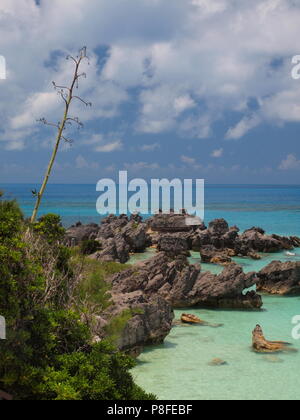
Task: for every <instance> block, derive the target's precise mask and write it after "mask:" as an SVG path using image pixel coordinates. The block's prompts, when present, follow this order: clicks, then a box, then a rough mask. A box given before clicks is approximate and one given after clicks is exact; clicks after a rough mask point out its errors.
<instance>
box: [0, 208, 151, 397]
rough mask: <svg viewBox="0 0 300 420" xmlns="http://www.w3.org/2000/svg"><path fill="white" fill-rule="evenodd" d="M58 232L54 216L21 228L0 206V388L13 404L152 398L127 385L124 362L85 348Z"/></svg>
mask: <svg viewBox="0 0 300 420" xmlns="http://www.w3.org/2000/svg"><path fill="white" fill-rule="evenodd" d="M62 233H63V228H62V227H61V225H60V220H59V218H58V217H56V216H54V215H48V216H44V217H43V218H41V219H40V220H39V222H38V223H36V224H35V225H34V227H33V228H32V229H28V227H26V226H25V224H24V221H23V216H22V213H21V211H20V209H19V207H18V206H17V204H16V203H15V202H7V201H0V314H1V315H3V316H4V317H5V318H6V324H7V340H1V341H0V352H1V358H0V389H2V390H4V391H6V392H8V393H10V394H12V395H13V396H14V398H15V399H17V400H64V399H66V400H69V399H78V400H81V399H82V400H89V399H90V400H93V399H99V400H101V399H113V398H118V399H152V398H153V396H151V395H147V394H146V393H144V391H142V390H141V389H140V388H138V387H137V386H136V385H135V384H134V382H133V380H132V377H131V375H130V373H129V369H130V368H131V367H132V366H133V364H134V362H133V361H132V359H130V358H128V357H127V356H124V355H123V354H120V353H119V352H118V351H116V350H115V349H114V348H112V347H110V346H109V345H108V344H106V343H105V342H103V343H101V344H97V345H92V344H91V331H90V329H89V328H88V325H87V324H83V323H82V321H81V314H80V313H78V311H77V310H76V309H75V307H74V297H75V295H74V293H75V290H77V287H78V277H77V274H76V267H74V266H73V264H70V253H69V252H68V251H67V250H66V249H65V248H64V247H62V246H61V245H59V243H60V240H61V238H62ZM94 281H95V279H93V280H91V282H90V283H89V286H88V284H86V285H85V287H86V288H87V290H88V289H89V288H90V291H92V290H94V287H95V284H94ZM103 292H104V291H101V292H99V297H98V298H99V299H101V296H100V295H101V293H102V294H103ZM87 296H88V295H87ZM102 298H103V296H102Z"/></svg>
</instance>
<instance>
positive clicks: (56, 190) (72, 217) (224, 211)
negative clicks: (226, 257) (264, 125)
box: [0, 183, 300, 236]
mask: <svg viewBox="0 0 300 420" xmlns="http://www.w3.org/2000/svg"><path fill="white" fill-rule="evenodd" d="M36 188H38V186H37V185H29V184H0V190H2V189H3V190H4V191H5V193H6V197H8V198H17V199H18V201H19V202H20V204H21V206H22V209H23V210H24V212H25V214H26V215H27V216H29V215H30V214H31V212H32V209H33V206H34V199H33V197H32V194H31V190H33V189H36ZM98 195H99V193H97V192H96V183H95V184H94V185H49V186H48V187H47V190H46V194H45V197H44V200H43V202H42V207H41V214H42V213H48V212H52V213H58V214H60V215H61V217H62V221H63V223H64V225H65V226H70V225H71V224H73V223H76V222H78V221H79V220H80V221H81V222H83V223H88V222H99V220H100V216H99V215H98V214H97V211H96V200H97V198H98ZM299 204H300V186H297V185H296V186H284V185H281V186H276V185H260V186H259V185H206V187H205V221H206V222H209V221H210V220H212V219H214V218H218V217H224V218H225V219H227V220H228V222H229V223H230V224H231V225H234V224H236V225H238V226H239V227H240V228H241V229H242V230H245V229H247V228H249V227H252V226H253V225H258V224H259V225H261V226H262V227H264V229H265V230H267V231H268V232H272V233H278V234H282V235H283V234H289V235H299V236H300V205H299Z"/></svg>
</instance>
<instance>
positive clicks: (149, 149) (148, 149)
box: [140, 143, 160, 152]
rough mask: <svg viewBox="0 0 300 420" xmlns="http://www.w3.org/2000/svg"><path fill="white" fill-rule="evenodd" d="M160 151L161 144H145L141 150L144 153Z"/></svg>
mask: <svg viewBox="0 0 300 420" xmlns="http://www.w3.org/2000/svg"><path fill="white" fill-rule="evenodd" d="M159 149H160V144H159V143H151V144H143V145H142V146H141V147H140V150H141V151H142V152H154V151H156V150H159Z"/></svg>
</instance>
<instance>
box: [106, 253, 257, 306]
mask: <svg viewBox="0 0 300 420" xmlns="http://www.w3.org/2000/svg"><path fill="white" fill-rule="evenodd" d="M111 282H112V291H113V292H114V291H117V292H118V293H131V292H135V291H142V292H143V293H144V294H145V295H146V296H161V297H162V298H164V299H165V301H166V302H168V303H169V304H170V305H171V306H172V307H173V308H179V307H191V306H197V305H198V306H205V307H212V308H220V307H222V308H235V309H258V308H260V307H261V306H262V300H261V298H260V296H258V295H257V294H256V293H255V292H254V291H253V292H248V293H247V294H245V295H244V294H243V292H244V290H245V289H247V288H250V287H251V286H253V285H254V284H255V283H256V277H255V274H254V273H250V274H244V273H243V270H242V268H241V267H240V266H237V265H232V266H228V267H226V268H225V269H224V271H223V272H222V273H221V274H220V275H213V274H211V273H209V272H205V273H201V267H200V265H197V264H196V265H190V264H189V263H188V261H187V258H186V257H185V256H184V255H178V256H177V257H175V258H170V257H169V256H168V255H167V254H166V253H164V252H160V253H158V254H157V255H156V256H155V257H153V258H151V259H149V260H147V261H144V262H142V263H139V264H136V265H135V266H133V267H132V268H130V269H128V270H126V271H123V272H121V273H118V274H116V275H115V276H113V277H112V278H111Z"/></svg>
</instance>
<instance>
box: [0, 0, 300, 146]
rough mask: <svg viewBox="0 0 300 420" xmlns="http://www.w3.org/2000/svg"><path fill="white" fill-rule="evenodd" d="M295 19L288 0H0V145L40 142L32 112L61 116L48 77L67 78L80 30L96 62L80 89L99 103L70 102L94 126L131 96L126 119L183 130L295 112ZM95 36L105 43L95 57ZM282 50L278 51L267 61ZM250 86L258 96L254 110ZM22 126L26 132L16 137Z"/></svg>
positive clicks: (190, 132)
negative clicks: (0, 64)
mask: <svg viewBox="0 0 300 420" xmlns="http://www.w3.org/2000/svg"><path fill="white" fill-rule="evenodd" d="M66 16H68V19H66ZM299 21H300V5H299V4H298V3H296V2H295V1H294V0H252V1H251V2H247V1H240V2H237V1H236V0H172V1H170V2H167V1H166V0H151V1H150V0H114V2H108V1H107V0H89V1H88V2H87V1H86V0H64V2H61V0H51V1H41V2H40V5H39V6H38V5H37V3H36V2H35V1H34V0H1V4H0V23H1V25H0V40H1V51H0V54H1V55H3V56H4V57H5V58H6V62H7V80H1V81H0V88H1V101H0V124H1V127H6V129H5V131H6V134H7V135H5V138H4V137H3V133H1V146H0V147H3V148H13V147H17V148H18V147H19V148H21V145H22V147H29V148H33V147H36V146H37V144H39V143H38V141H36V139H35V140H33V136H32V134H34V133H35V130H36V121H35V120H36V119H37V118H40V117H46V118H48V119H49V120H53V121H54V122H56V121H58V118H60V115H61V112H62V105H63V104H62V103H60V102H59V98H58V97H56V96H55V94H54V93H53V90H52V88H51V82H52V80H55V81H57V82H64V83H65V82H66V81H67V80H69V78H70V75H71V71H72V69H71V66H70V63H69V64H68V63H67V62H66V61H65V60H64V56H65V55H66V53H67V52H70V51H76V50H77V48H78V47H79V46H81V45H82V43H83V42H84V43H85V44H87V45H88V47H89V49H90V58H91V63H90V66H88V67H87V68H86V72H87V74H88V78H87V79H86V80H82V81H81V86H80V94H81V95H82V96H83V97H84V98H86V99H87V100H89V101H91V102H92V103H93V105H94V106H93V107H92V108H91V109H84V108H82V106H81V105H82V104H80V103H77V104H74V108H73V109H72V113H74V114H75V115H78V116H80V117H81V119H82V120H83V121H84V122H86V123H88V124H89V126H93V124H95V125H97V126H98V123H99V120H100V121H101V122H102V121H103V120H110V119H114V118H116V117H121V118H122V117H124V115H125V116H126V112H127V109H128V108H126V105H128V107H129V109H131V107H132V103H135V104H137V105H138V111H135V113H134V116H133V120H134V121H133V123H132V126H131V127H130V128H131V130H132V131H134V130H136V131H138V132H141V133H148V134H160V133H164V132H176V133H179V134H180V135H181V136H182V137H183V138H199V139H203V138H208V137H210V136H212V135H213V134H214V123H216V122H218V121H224V118H225V116H226V115H228V113H234V114H236V117H237V118H239V119H240V122H239V123H238V124H237V125H236V126H234V127H227V129H226V131H227V134H225V136H226V138H228V139H239V138H241V137H243V136H244V135H245V134H247V133H248V132H250V130H252V129H253V128H255V127H257V126H258V125H260V124H263V123H268V124H273V125H278V123H279V124H281V125H283V124H286V123H289V122H300V117H299V115H300V109H299V106H300V105H299V97H300V84H299V83H297V81H295V80H293V79H292V77H291V57H292V56H293V55H295V54H296V53H297V52H298V51H296V50H295V48H297V47H296V46H295V45H296V41H295V40H297V39H298V38H299ZM79 28H80V29H79ZM276 28H280V31H278V30H276ZM45 33H47V36H45V35H44V34H45ZM37 40H38V41H37ZM100 47H101V48H100ZM104 47H105V48H104ZM99 48H100V49H101V51H102V50H103V49H105V54H102V57H101V59H99V56H98V55H97V54H96V51H98V50H99ZM278 58H279V59H280V60H281V61H282V63H281V64H280V65H279V66H274V65H273V63H274V60H278ZM249 98H254V99H255V100H256V101H257V103H258V109H257V110H256V111H255V113H253V112H252V110H251V109H250V108H249V105H248V104H249ZM123 113H124V114H123ZM225 123H226V122H225ZM25 129H26V130H28V131H27V132H26V135H25V136H24V137H23V138H22V139H20V140H18V141H16V140H13V141H11V137H13V136H16V135H17V134H18V133H21V132H23V133H24V130H25ZM42 130H43V129H42V128H41V131H40V133H41V136H43V133H44V132H43V131H42ZM118 141H119V142H120V140H113V141H109V143H110V144H111V148H112V149H114V148H117V149H118V148H120V143H118ZM6 142H10V143H11V144H10V145H7V144H6ZM90 147H91V148H93V145H90ZM103 147H104V149H110V147H109V146H108V145H106V146H99V148H100V149H99V150H100V151H101V149H103Z"/></svg>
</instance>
